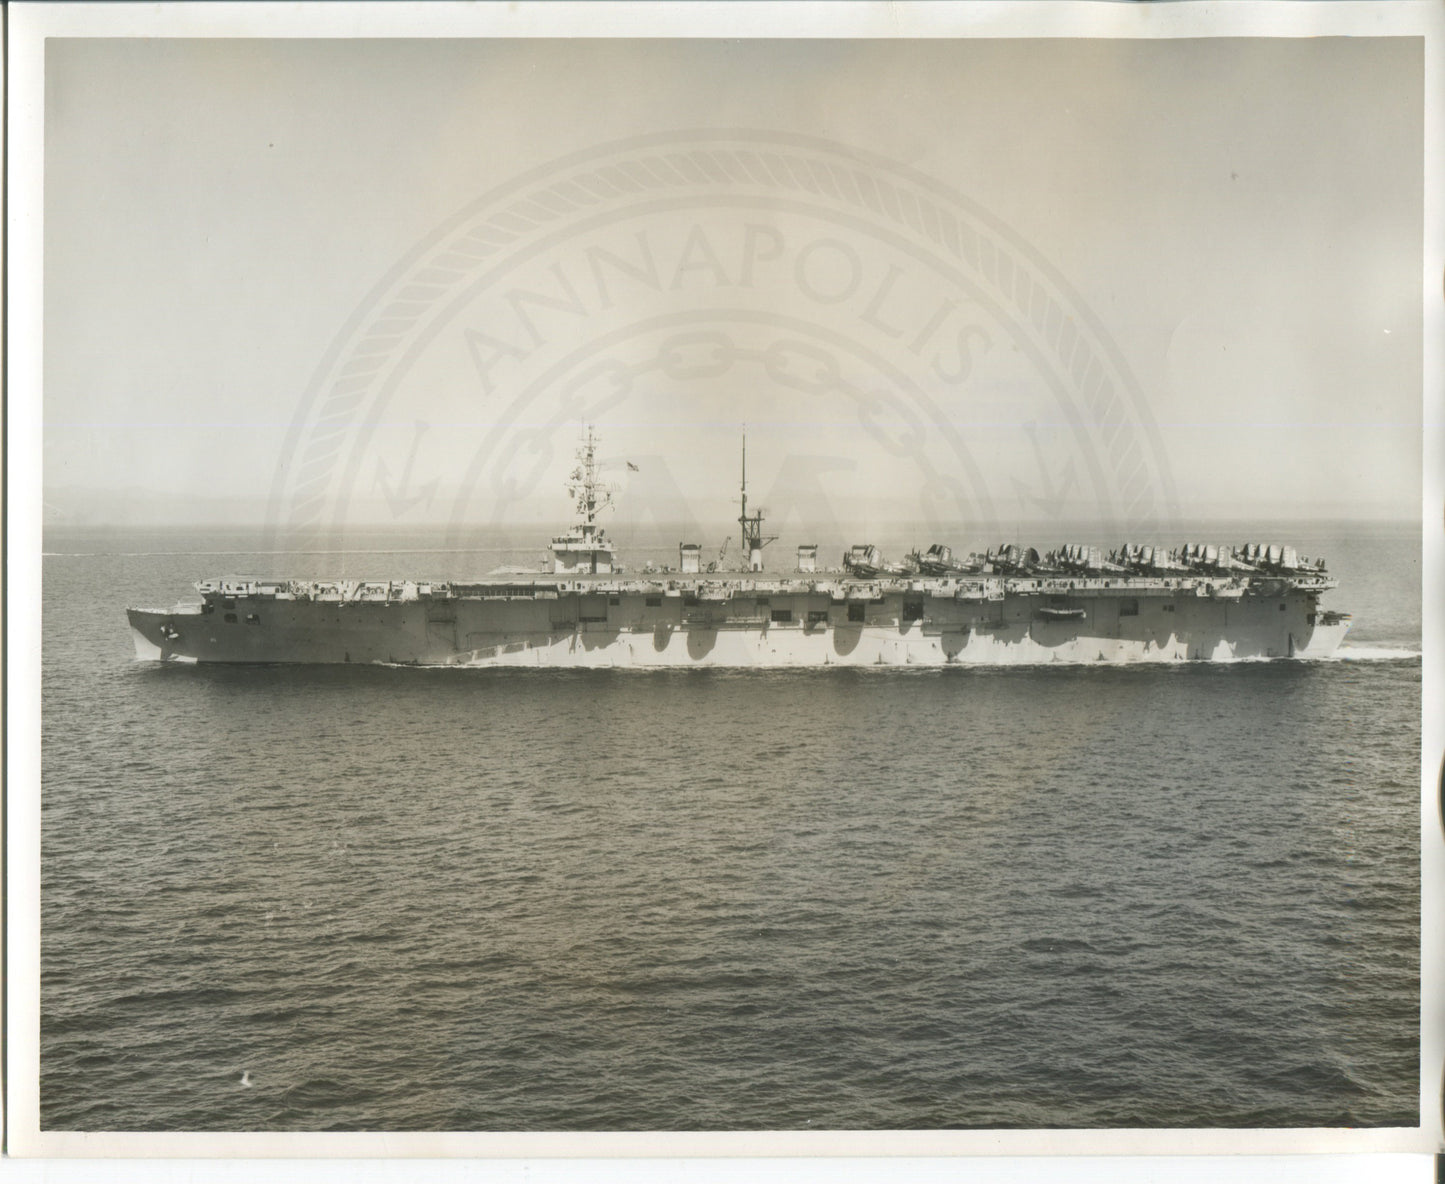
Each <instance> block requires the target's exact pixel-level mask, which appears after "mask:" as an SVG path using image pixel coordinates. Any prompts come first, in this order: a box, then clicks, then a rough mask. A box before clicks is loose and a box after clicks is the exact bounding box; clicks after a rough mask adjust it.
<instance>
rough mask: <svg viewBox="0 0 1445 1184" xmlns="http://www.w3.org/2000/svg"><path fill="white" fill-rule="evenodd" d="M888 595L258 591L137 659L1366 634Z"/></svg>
mask: <svg viewBox="0 0 1445 1184" xmlns="http://www.w3.org/2000/svg"><path fill="white" fill-rule="evenodd" d="M876 591H877V589H863V590H861V591H860V589H857V588H854V589H845V588H833V589H831V591H816V590H812V589H798V590H788V589H787V588H786V586H785V587H784V588H783V589H782V590H781V591H780V590H779V589H778V588H777V587H776V586H775V587H773V588H771V589H770V590H769V592H768V594H767V595H761V594H758V593H756V592H751V593H749V594H747V595H743V594H741V593H737V594H734V595H731V596H729V597H726V598H724V599H721V600H714V601H707V600H701V599H699V598H698V597H697V596H695V595H690V594H689V590H688V589H687V588H682V589H672V590H670V591H669V593H667V594H659V595H645V594H643V593H640V592H626V591H623V592H614V593H612V594H608V593H607V592H606V591H605V590H599V591H597V592H595V593H594V592H591V591H583V592H576V593H570V594H569V593H566V592H562V593H556V592H550V593H543V594H542V595H540V596H539V595H536V594H532V595H513V596H499V597H491V598H481V597H478V598H466V597H461V598H447V599H410V600H397V599H391V600H384V601H380V602H341V601H318V600H307V599H294V600H291V599H275V598H267V597H255V598H251V597H244V596H241V597H235V598H233V599H231V600H228V601H226V602H225V603H226V604H227V605H232V606H233V607H232V608H230V609H229V610H228V611H225V612H220V611H216V610H217V609H218V607H219V605H216V604H213V605H211V606H210V611H207V610H206V609H205V608H204V607H201V606H192V607H188V608H183V609H174V610H169V611H167V610H148V609H131V610H129V620H130V625H131V629H132V633H133V637H134V641H135V646H136V655H137V657H139V658H143V659H148V660H154V661H191V662H222V663H361V664H366V663H382V664H397V665H422V666H507V667H636V668H653V667H671V668H676V667H814V666H944V665H973V666H1009V665H1033V664H1040V663H1060V662H1061V663H1071V664H1095V663H1110V664H1130V663H1141V662H1182V661H1213V662H1221V661H1241V660H1258V659H1272V658H1280V659H1287V658H1296V659H1314V658H1324V657H1329V656H1330V655H1331V654H1333V653H1334V651H1335V650H1336V649H1337V648H1338V646H1339V644H1340V643H1341V641H1343V639H1344V637H1345V634H1346V633H1347V631H1348V629H1349V620H1348V618H1344V617H1340V616H1339V615H1337V614H1327V613H1322V612H1321V611H1320V610H1319V609H1318V605H1317V596H1315V595H1314V594H1312V593H1309V592H1302V591H1292V590H1284V591H1282V592H1280V593H1279V594H1277V595H1251V596H1246V597H1240V598H1237V599H1215V598H1213V597H1211V596H1206V595H1201V594H1199V592H1198V591H1197V590H1195V589H1194V588H1190V587H1186V588H1183V589H1180V588H1175V589H1172V590H1166V591H1163V592H1159V591H1157V590H1155V591H1154V594H1145V595H1139V596H1134V595H1121V594H1111V595H1099V596H1091V597H1075V598H1074V599H1073V601H1072V603H1071V607H1069V608H1068V609H1066V610H1061V609H1059V608H1057V607H1050V606H1049V604H1048V598H1046V597H1043V596H1038V595H1021V594H1014V593H1009V594H1005V595H1002V596H994V597H990V598H986V599H985V598H980V599H973V600H965V599H958V598H957V595H956V594H955V593H953V592H952V591H950V594H949V595H947V596H940V595H932V596H931V595H928V594H927V593H926V592H924V593H919V592H917V591H913V592H910V591H906V590H905V591H899V592H885V593H883V594H880V595H863V594H862V593H863V592H876ZM1122 591H1123V592H1126V593H1127V592H1130V591H1132V590H1131V589H1128V588H1124V589H1122ZM1080 610H1082V611H1080ZM1063 612H1067V613H1068V614H1070V615H1067V616H1060V615H1059V614H1060V613H1063Z"/></svg>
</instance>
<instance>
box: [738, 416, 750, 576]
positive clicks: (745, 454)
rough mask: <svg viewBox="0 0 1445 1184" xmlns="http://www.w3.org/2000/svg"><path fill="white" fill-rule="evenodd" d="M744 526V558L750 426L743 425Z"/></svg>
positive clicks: (746, 529)
mask: <svg viewBox="0 0 1445 1184" xmlns="http://www.w3.org/2000/svg"><path fill="white" fill-rule="evenodd" d="M738 522H739V523H741V524H742V531H743V556H744V557H746V556H747V553H748V425H747V424H743V512H742V513H741V514H739V515H738Z"/></svg>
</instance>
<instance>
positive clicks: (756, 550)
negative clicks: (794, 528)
mask: <svg viewBox="0 0 1445 1184" xmlns="http://www.w3.org/2000/svg"><path fill="white" fill-rule="evenodd" d="M742 502H743V505H742V512H741V513H740V514H739V515H738V525H739V526H740V527H742V534H743V562H744V563H745V564H746V565H747V567H748V569H749V570H750V571H762V569H763V548H764V547H765V546H767V544H768V543H771V542H773V541H774V540H775V539H776V538H777V537H778V536H777V535H775V534H774V535H768V536H767V537H764V536H763V512H762V511H761V510H757V511H754V512H753V513H752V514H749V513H748V428H747V424H744V425H743V487H742Z"/></svg>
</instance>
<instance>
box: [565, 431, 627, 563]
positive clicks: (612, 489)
mask: <svg viewBox="0 0 1445 1184" xmlns="http://www.w3.org/2000/svg"><path fill="white" fill-rule="evenodd" d="M601 443H602V441H601V439H600V438H599V437H598V435H597V433H596V432H594V431H593V430H592V425H591V424H590V423H589V424H588V425H587V427H586V429H585V431H584V433H583V436H582V439H581V441H580V442H579V443H578V446H577V464H576V466H575V467H574V468H573V469H572V474H571V476H570V477H569V479H568V483H567V493H568V496H570V497H573V498H575V499H576V503H577V517H578V526H579V528H580V529H581V531H582V537H583V538H584V539H586V540H591V539H592V538H594V537H596V536H597V535H598V533H599V532H598V530H597V516H598V515H599V514H601V513H602V511H603V510H605V509H607V508H608V507H609V506H610V505H612V495H613V494H614V493H616V492H617V489H616V486H612V485H603V484H602V483H601V482H600V481H598V479H597V470H598V468H599V465H598V463H597V449H598V446H599V445H600V444H601Z"/></svg>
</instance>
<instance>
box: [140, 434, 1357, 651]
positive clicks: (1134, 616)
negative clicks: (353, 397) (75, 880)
mask: <svg viewBox="0 0 1445 1184" xmlns="http://www.w3.org/2000/svg"><path fill="white" fill-rule="evenodd" d="M742 472H743V480H742V494H741V501H742V507H741V513H740V514H739V516H738V524H739V527H740V534H739V537H740V542H741V555H740V558H739V569H738V570H723V558H722V556H720V557H719V559H718V560H717V561H714V562H712V563H709V564H706V565H704V563H703V560H702V548H701V546H700V545H699V544H696V543H682V544H680V545H679V548H678V562H677V566H676V568H672V567H670V566H669V567H668V568H662V569H658V568H654V567H652V566H650V565H649V567H648V568H645V569H643V570H642V571H641V572H639V573H635V574H634V573H631V572H627V571H624V570H623V569H622V568H621V567H620V566H619V565H618V563H617V560H616V554H615V551H614V546H613V542H612V540H611V539H610V538H608V537H607V534H606V531H604V530H603V529H602V528H601V526H600V524H599V516H600V515H601V513H602V512H603V511H604V510H605V509H606V508H607V507H608V505H609V504H610V502H611V496H612V493H613V490H611V489H610V488H608V487H606V486H604V485H603V484H602V482H601V481H600V480H599V461H598V441H597V439H596V436H595V434H594V433H593V432H592V430H591V429H590V428H589V429H588V430H587V432H586V434H585V436H584V439H583V441H582V444H581V446H580V448H579V450H578V456H577V467H576V468H575V469H574V470H573V471H572V474H571V483H570V485H569V493H570V494H571V495H572V496H573V498H574V499H575V504H576V509H577V516H578V525H577V526H576V527H574V528H573V529H572V530H570V531H568V532H566V533H564V534H562V535H560V536H558V537H556V538H554V539H553V540H552V544H551V562H552V571H551V572H550V573H546V574H536V575H525V576H521V575H508V576H504V577H497V578H496V579H495V580H492V581H489V582H486V583H457V582H454V581H447V580H424V579H402V580H391V581H374V580H339V581H338V580H333V581H327V580H254V579H240V578H227V579H211V580H203V581H201V582H200V583H198V584H196V585H195V588H196V591H197V592H198V593H199V594H200V600H199V602H192V603H184V604H179V605H177V606H175V607H174V608H168V609H155V608H131V609H128V610H127V614H128V617H129V620H130V626H131V630H132V633H133V636H134V641H135V649H136V656H137V657H138V658H141V659H148V660H155V661H181V662H250V663H279V662H302V663H348V662H350V663H382V664H396V665H419V666H529V667H531V666H543V667H545V666H565V667H594V666H595V667H616V666H621V667H678V666H739V667H749V666H754V667H778V666H830V665H835V666H906V665H914V666H942V665H952V664H958V665H1015V664H1033V663H1048V662H1069V663H1095V662H1104V663H1116V664H1122V663H1133V662H1181V661H1214V662H1220V661H1239V660H1248V659H1269V658H1281V659H1289V658H1295V659H1305V658H1323V657H1328V656H1329V655H1331V654H1332V653H1334V651H1335V649H1336V648H1337V647H1338V646H1339V644H1340V642H1341V641H1343V640H1344V637H1345V634H1346V633H1347V632H1348V631H1349V628H1350V617H1349V614H1347V613H1339V612H1332V611H1328V610H1326V609H1323V608H1321V607H1320V597H1321V596H1322V595H1323V594H1324V593H1325V592H1327V591H1329V590H1330V589H1332V588H1334V587H1336V586H1337V581H1336V580H1334V579H1333V578H1332V577H1331V576H1330V575H1329V574H1328V573H1327V571H1326V570H1325V564H1324V561H1323V560H1321V559H1310V558H1307V557H1303V556H1301V555H1299V554H1298V553H1297V552H1296V550H1295V548H1293V547H1288V546H1282V545H1279V544H1261V543H1249V544H1243V545H1239V546H1220V545H1216V544H1186V545H1184V546H1180V547H1175V548H1173V549H1165V548H1161V547H1154V546H1150V545H1139V544H1124V545H1121V546H1119V547H1117V548H1115V549H1113V550H1109V551H1105V550H1104V549H1102V548H1099V547H1095V546H1086V545H1078V544H1070V545H1065V546H1061V547H1059V548H1057V549H1055V550H1052V551H1049V552H1047V553H1045V554H1040V553H1039V552H1038V551H1036V550H1034V549H1033V548H1026V547H1021V546H1019V545H1017V544H1003V545H1000V546H997V547H993V548H990V549H988V550H987V551H986V552H984V553H982V554H969V555H967V556H961V557H955V556H954V554H953V552H952V551H951V550H950V548H948V547H946V546H943V545H941V544H935V545H933V546H931V547H929V548H928V549H927V550H926V551H915V552H914V553H912V554H910V555H909V556H907V558H906V559H904V560H903V561H901V562H896V563H890V562H888V561H887V560H886V559H885V558H884V557H883V556H882V555H881V554H880V552H879V550H878V548H877V547H875V546H872V545H869V544H862V545H859V546H855V547H852V548H850V549H849V550H848V552H847V553H846V554H845V555H843V557H842V562H841V565H840V566H839V567H838V568H837V569H834V570H824V569H821V568H819V566H818V555H817V552H818V548H817V547H816V546H813V545H807V544H805V545H802V546H799V547H798V548H797V551H796V561H795V564H794V570H792V571H789V572H786V573H780V572H770V571H767V570H765V564H764V558H763V556H764V549H765V547H766V546H767V545H768V544H769V543H772V542H775V541H776V539H775V538H773V537H770V536H767V535H765V534H764V531H763V514H762V512H761V511H755V512H754V513H752V514H749V513H748V502H747V450H746V440H744V446H743V469H742Z"/></svg>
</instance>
